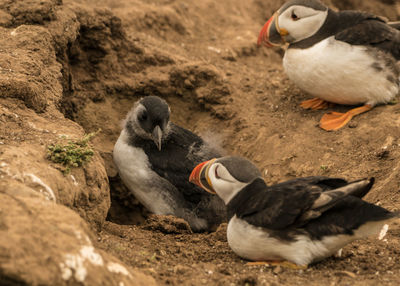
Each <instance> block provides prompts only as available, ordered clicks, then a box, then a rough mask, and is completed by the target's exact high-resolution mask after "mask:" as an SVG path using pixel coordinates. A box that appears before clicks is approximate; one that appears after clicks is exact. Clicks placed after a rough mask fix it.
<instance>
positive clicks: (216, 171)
mask: <svg viewBox="0 0 400 286" xmlns="http://www.w3.org/2000/svg"><path fill="white" fill-rule="evenodd" d="M218 167H219V166H217V167H215V171H214V172H215V178H217V179H221V177H220V176H219V175H218Z"/></svg>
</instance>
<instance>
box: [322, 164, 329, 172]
mask: <svg viewBox="0 0 400 286" xmlns="http://www.w3.org/2000/svg"><path fill="white" fill-rule="evenodd" d="M320 168H321V170H322V171H323V172H325V173H326V172H328V169H329V166H327V165H321V166H320Z"/></svg>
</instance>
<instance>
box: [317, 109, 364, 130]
mask: <svg viewBox="0 0 400 286" xmlns="http://www.w3.org/2000/svg"><path fill="white" fill-rule="evenodd" d="M371 109H372V106H371V105H368V104H366V105H364V106H361V107H357V108H353V109H351V110H349V111H347V112H346V113H340V112H329V113H326V114H324V116H322V118H321V120H320V122H319V126H320V127H321V128H322V129H324V130H326V131H335V130H338V129H340V128H342V127H343V126H345V125H346V124H347V123H348V122H349V121H350V120H351V119H352V118H353V117H354V116H356V115H358V114H361V113H364V112H367V111H369V110H371Z"/></svg>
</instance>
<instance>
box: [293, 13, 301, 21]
mask: <svg viewBox="0 0 400 286" xmlns="http://www.w3.org/2000/svg"><path fill="white" fill-rule="evenodd" d="M291 18H292V20H293V21H296V20H299V19H300V18H299V17H297V15H296V14H295V13H294V11H292V16H291Z"/></svg>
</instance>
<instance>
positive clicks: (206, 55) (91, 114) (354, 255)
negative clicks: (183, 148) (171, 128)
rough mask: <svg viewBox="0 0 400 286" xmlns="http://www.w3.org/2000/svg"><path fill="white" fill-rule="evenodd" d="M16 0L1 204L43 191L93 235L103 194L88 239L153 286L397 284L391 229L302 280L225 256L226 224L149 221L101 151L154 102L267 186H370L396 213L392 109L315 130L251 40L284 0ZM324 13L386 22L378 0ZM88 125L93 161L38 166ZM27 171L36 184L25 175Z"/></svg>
mask: <svg viewBox="0 0 400 286" xmlns="http://www.w3.org/2000/svg"><path fill="white" fill-rule="evenodd" d="M17 2H18V3H17ZM17 2H15V3H14V1H0V26H2V27H3V28H0V29H1V32H2V33H3V36H4V37H2V39H4V40H3V42H2V44H3V45H2V49H1V51H0V52H1V53H2V55H3V57H2V60H0V66H1V72H0V92H1V93H0V100H1V101H0V104H1V108H2V113H1V120H2V122H3V123H4V124H2V128H1V129H0V140H1V143H3V144H2V145H1V148H2V149H1V150H0V152H1V154H2V158H1V159H2V163H1V164H2V165H1V169H0V170H1V175H2V178H6V181H5V182H6V183H5V184H2V190H6V192H7V194H11V195H12V196H14V195H15V194H16V193H15V192H17V190H18V189H20V188H28V189H29V190H30V191H29V192H28V193H31V192H32V191H33V193H39V194H40V193H44V194H45V195H46V193H47V198H49V194H48V193H49V191H47V192H46V190H47V188H46V187H45V186H48V187H50V189H51V190H52V191H53V193H54V194H55V197H56V200H57V201H58V202H60V203H62V204H64V205H66V206H67V207H70V208H72V209H74V210H76V211H78V213H79V214H80V215H81V217H83V218H84V219H85V220H87V221H88V222H90V223H91V224H92V226H93V227H96V228H97V229H100V228H101V227H102V226H103V223H104V219H105V216H106V214H107V210H108V208H109V200H110V197H109V192H108V188H109V183H110V186H111V200H112V204H111V209H110V211H109V212H108V220H109V221H112V222H106V223H105V225H104V228H103V230H102V231H101V232H100V233H98V235H97V236H98V237H97V240H98V241H97V242H96V241H95V240H96V239H93V243H94V244H95V246H96V247H98V248H101V249H103V250H105V251H106V252H108V253H111V254H113V255H115V256H117V257H118V258H120V259H121V260H122V261H123V262H124V263H126V265H128V266H127V267H128V268H129V267H135V268H139V269H141V271H143V272H145V273H146V274H148V275H150V276H153V277H154V278H155V280H156V281H157V283H158V284H174V285H181V284H185V285H202V284H207V283H212V284H217V285H231V284H232V283H233V284H238V285H269V284H271V285H278V284H290V285H293V284H299V285H303V284H306V283H307V284H311V285H317V284H318V285H321V281H322V282H323V283H322V284H328V283H329V284H350V283H351V284H356V285H358V284H359V285H368V284H376V283H378V284H386V285H397V284H398V283H399V280H398V277H399V276H398V274H399V272H400V270H399V268H398V267H397V265H398V261H397V260H398V258H397V257H398V249H399V247H398V246H399V240H398V234H399V226H398V224H395V225H394V226H393V227H392V228H393V230H392V231H391V232H390V233H389V235H388V237H387V240H385V241H381V242H377V241H376V240H370V241H366V242H357V243H354V244H352V245H350V246H348V247H346V248H345V249H344V256H343V258H341V259H334V258H332V259H328V260H326V261H324V262H322V263H319V264H317V265H315V266H312V267H311V268H309V269H308V270H307V271H303V272H299V271H293V270H287V269H282V268H268V267H249V266H246V265H245V261H243V260H241V259H240V258H238V257H237V256H235V255H234V254H233V253H232V252H231V251H230V249H229V247H228V245H227V243H226V238H225V226H221V228H220V229H219V230H218V231H217V232H215V233H211V234H188V233H187V230H185V229H184V228H183V229H182V224H181V222H177V221H176V219H174V218H169V219H166V218H158V217H154V216H150V217H148V216H149V214H148V213H147V212H146V210H145V209H144V208H143V207H142V206H141V205H140V204H139V203H138V202H137V201H136V200H135V199H134V197H133V196H132V195H130V194H129V193H128V192H127V190H126V188H125V187H124V186H123V184H122V183H121V181H120V180H119V178H118V176H117V172H116V169H115V166H113V163H112V153H111V152H112V148H113V145H114V143H115V141H116V139H117V137H118V135H119V131H120V122H121V121H122V120H123V118H124V117H125V114H126V113H127V112H128V110H129V109H130V108H131V107H132V105H133V103H134V102H135V101H136V100H138V99H139V98H140V97H142V96H146V95H150V94H153V95H158V96H161V97H163V98H165V99H166V100H167V101H168V102H169V104H170V105H171V109H172V120H173V121H174V122H176V123H178V124H180V125H182V126H183V127H186V128H188V129H190V130H193V131H195V132H197V133H198V134H201V135H203V136H205V137H207V138H208V139H210V140H212V141H214V143H216V144H219V145H221V146H223V148H224V149H225V152H226V153H227V154H238V155H242V156H246V157H248V158H249V159H251V160H253V161H254V162H255V163H256V164H257V165H258V167H259V168H260V169H261V170H262V172H263V174H264V178H265V180H266V181H267V182H268V183H275V182H279V181H282V180H285V179H289V178H294V177H298V176H307V175H316V174H324V175H329V176H341V177H345V178H347V179H354V178H359V177H366V176H374V177H376V179H377V184H376V187H375V188H374V190H373V191H372V192H371V194H369V195H368V196H367V200H369V201H372V202H375V203H379V204H381V205H383V206H385V207H387V208H389V209H391V210H395V209H399V208H400V202H399V198H400V185H399V183H398V182H399V175H398V171H397V170H398V168H399V164H398V160H397V158H399V156H400V151H399V146H400V138H399V135H398V134H399V123H400V122H399V117H398V114H399V112H400V109H399V107H398V106H397V105H393V106H382V107H378V108H375V109H374V110H372V111H371V112H369V113H367V114H365V115H362V116H359V117H357V118H356V119H354V121H353V122H352V123H351V124H350V125H349V127H346V128H344V129H342V130H340V131H338V132H334V133H327V132H323V131H322V130H320V129H318V128H317V127H316V126H315V125H316V123H317V122H318V121H319V119H320V117H321V116H322V112H320V111H311V112H310V111H304V110H302V109H300V108H299V107H298V103H299V102H300V101H301V100H303V99H305V98H307V94H305V93H303V92H301V91H300V90H298V89H297V88H296V87H295V86H294V85H292V84H291V83H290V82H289V81H288V79H287V77H286V76H285V75H284V73H283V71H282V67H281V56H282V54H283V51H282V50H281V49H277V50H266V49H259V48H257V47H256V38H257V34H258V31H259V29H260V28H261V26H262V25H263V24H264V22H265V20H266V19H267V18H268V17H269V16H270V15H271V14H272V13H273V11H275V10H276V9H277V8H278V7H279V6H280V5H281V4H282V3H283V2H284V1H268V2H267V1H259V0H254V1H248V2H245V3H243V2H241V1H236V0H235V1H220V2H215V1H201V2H199V3H197V2H196V3H191V2H190V3H189V2H187V1H162V0H152V1H140V0H125V1H123V0H120V1H89V0H87V1H83V0H82V1H79V0H74V1H69V0H65V1H63V2H61V1H50V0H49V1H31V3H29V5H28V3H27V2H24V1H17ZM329 4H331V5H334V6H335V7H336V8H340V9H352V8H357V9H364V10H368V11H370V12H374V13H377V14H380V15H383V16H386V17H388V18H389V19H391V20H396V19H399V14H400V13H399V11H398V9H397V10H396V8H395V7H397V6H395V4H396V3H393V2H391V1H375V0H370V1H355V0H354V1H331V2H329ZM342 109H344V110H345V109H346V107H337V108H336V110H342ZM71 120H72V121H71ZM98 128H101V129H102V132H101V133H100V134H99V135H98V136H97V137H96V138H95V139H94V141H93V146H95V148H96V150H97V151H98V153H99V154H100V155H101V158H100V156H98V155H96V157H95V160H94V161H93V162H92V163H90V164H89V165H87V166H86V167H85V168H84V170H79V169H76V170H73V173H72V177H63V176H62V175H61V174H60V173H59V171H58V170H57V166H56V165H53V164H50V165H49V162H48V161H47V160H46V159H45V146H46V145H47V144H49V143H50V142H55V141H57V140H58V139H59V137H60V136H62V135H64V134H67V135H68V136H69V137H71V138H78V137H80V136H82V135H83V132H91V131H96V130H97V129H98ZM21 150H23V151H22V152H21ZM3 158H4V159H3ZM26 162H27V163H28V164H25V163H26ZM4 164H6V165H4ZM28 172H30V173H28ZM31 173H33V174H34V175H35V176H36V177H38V178H40V179H41V182H42V184H40V183H37V181H36V182H34V181H33V180H32V177H31V176H30V175H28V177H27V174H31ZM107 177H108V178H107ZM72 178H73V179H72ZM75 183H77V184H78V185H77V186H76V185H75ZM44 185H45V186H44ZM23 186H24V187H23ZM82 190H84V191H83V192H82ZM80 192H82V193H80ZM33 193H32V194H33ZM45 197H46V196H45ZM21 216H22V217H23V216H26V214H21ZM137 223H140V225H138V226H135V225H134V226H132V224H137ZM3 229H4V230H7V227H6V228H3ZM86 232H89V233H90V230H86V229H85V233H86ZM60 241H61V240H60ZM32 247H33V248H35V247H38V249H39V248H40V247H39V246H35V245H33V246H32ZM48 255H49V257H51V256H52V255H51V254H50V252H49V254H48ZM9 257H11V256H9ZM60 257H62V255H60ZM85 263H87V262H85ZM50 264H51V262H49V265H50ZM88 267H89V266H88ZM2 271H3V272H1V273H2V275H3V276H4V270H2ZM7 271H9V270H7ZM129 271H131V273H134V272H133V270H131V268H129ZM9 273H11V272H6V275H7V276H6V277H8V278H9V277H14V276H10V274H9ZM135 273H136V272H135ZM35 275H37V273H36V274H35ZM35 275H32V276H31V277H36V276H35ZM43 277H44V279H45V278H46V277H45V275H44V276H43ZM14 278H15V277H14ZM18 279H19V278H18ZM18 279H16V281H25V282H26V281H39V280H32V279H33V278H30V279H31V280H29V279H26V277H25V278H22V279H19V280H18ZM35 279H36V278H35ZM143 279H144V280H143V281H146V280H145V279H147V278H145V277H143ZM139 280H140V279H139ZM139 280H138V281H139ZM43 281H46V280H43ZM48 281H50V280H48ZM57 281H58V280H57ZM60 281H61V280H60ZM140 281H142V280H140ZM70 282H71V281H70ZM76 282H77V281H74V282H71V283H76ZM78 282H79V281H78ZM85 283H87V285H90V284H91V283H92V282H90V279H89V280H88V281H87V282H85ZM126 283H129V281H128V282H126ZM149 283H150V282H149ZM357 283H358V284H357Z"/></svg>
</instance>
